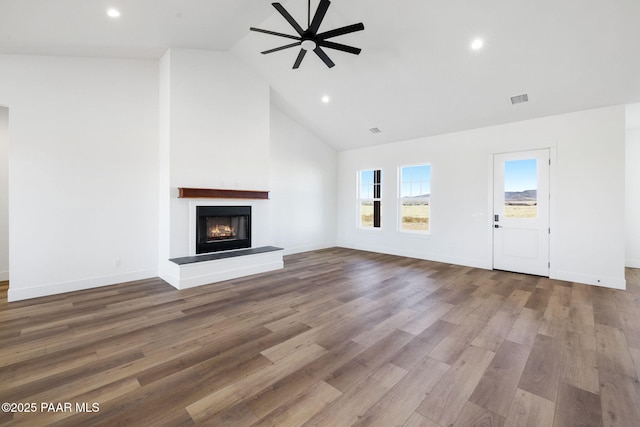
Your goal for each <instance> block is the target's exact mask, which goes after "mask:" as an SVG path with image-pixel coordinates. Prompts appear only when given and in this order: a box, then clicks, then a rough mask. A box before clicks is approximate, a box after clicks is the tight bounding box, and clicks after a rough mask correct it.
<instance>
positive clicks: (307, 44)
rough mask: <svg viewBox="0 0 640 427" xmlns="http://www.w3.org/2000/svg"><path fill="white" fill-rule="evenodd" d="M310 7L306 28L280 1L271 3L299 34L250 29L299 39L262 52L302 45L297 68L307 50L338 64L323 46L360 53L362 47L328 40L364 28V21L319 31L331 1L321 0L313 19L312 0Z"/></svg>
mask: <svg viewBox="0 0 640 427" xmlns="http://www.w3.org/2000/svg"><path fill="white" fill-rule="evenodd" d="M308 3H309V7H308V25H307V29H306V30H304V29H303V28H302V27H301V26H300V24H298V23H297V22H296V20H295V19H293V17H292V16H291V15H290V14H289V12H287V11H286V9H285V8H284V7H283V6H282V5H281V4H280V3H271V4H272V5H273V7H274V8H275V9H276V10H277V11H278V12H279V13H280V15H282V16H283V17H284V19H286V20H287V22H288V23H289V25H291V26H292V27H293V29H294V30H295V31H296V33H297V34H298V35H297V36H292V35H290V34H284V33H278V32H275V31H269V30H262V29H260V28H255V27H251V28H249V30H251V31H256V32H259V33H265V34H270V35H272V36H278V37H284V38H288V39H293V40H297V41H296V42H295V43H290V44H287V45H284V46H280V47H276V48H274V49H269V50H265V51H264V52H261V53H262V54H268V53H273V52H278V51H280V50H284V49H288V48H290V47H295V46H300V53H298V57H297V58H296V60H295V62H294V64H293V69H297V68H299V67H300V64H301V63H302V60H303V59H304V56H305V54H306V53H307V51H309V50H312V51H313V52H314V53H315V54H316V55H318V57H319V58H320V59H321V60H322V62H324V63H325V64H326V66H327V67H329V68H331V67H333V66H334V65H336V64H335V63H334V62H333V61H332V60H331V59H330V58H329V56H328V55H327V54H326V52H325V51H324V50H323V49H322V48H327V49H334V50H339V51H341V52H347V53H352V54H354V55H359V54H360V52H361V51H362V49H360V48H357V47H353V46H347V45H344V44H340V43H334V42H331V41H328V40H327V39H330V38H333V37H338V36H342V35H345V34H349V33H353V32H356V31H362V30H364V25H363V24H362V22H360V23H358V24H352V25H347V26H345V27H340V28H336V29H334V30H330V31H325V32H324V33H318V29H319V28H320V24H321V23H322V20H323V19H324V17H325V15H326V13H327V10H328V9H329V5H331V2H330V1H329V0H320V4H319V5H318V9H317V10H316V13H315V15H314V16H313V20H312V19H311V0H309V2H308Z"/></svg>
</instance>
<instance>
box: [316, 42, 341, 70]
mask: <svg viewBox="0 0 640 427" xmlns="http://www.w3.org/2000/svg"><path fill="white" fill-rule="evenodd" d="M313 51H314V52H315V53H316V55H318V57H320V59H322V61H323V62H324V63H325V64H327V67H329V68H331V67H333V66H334V65H336V64H334V63H333V61H332V60H331V59H330V58H329V57H328V56H327V54H326V53H325V52H324V50H322V48H321V47H320V46H318V47H316V48H315V49H313Z"/></svg>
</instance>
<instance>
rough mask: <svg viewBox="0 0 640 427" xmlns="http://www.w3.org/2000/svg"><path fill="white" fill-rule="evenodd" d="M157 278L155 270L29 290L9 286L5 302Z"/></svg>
mask: <svg viewBox="0 0 640 427" xmlns="http://www.w3.org/2000/svg"><path fill="white" fill-rule="evenodd" d="M154 277H157V271H156V270H141V271H133V272H129V273H123V274H117V275H112V276H102V277H92V278H90V279H83V280H75V281H72V282H60V283H51V284H47V285H41V286H34V287H30V288H15V287H13V286H12V285H11V284H9V291H8V293H7V300H8V301H9V302H12V301H21V300H25V299H31V298H39V297H46V296H49V295H56V294H62V293H65V292H73V291H81V290H84V289H91V288H98V287H100V286H108V285H115V284H118V283H124V282H132V281H134V280H143V279H151V278H154Z"/></svg>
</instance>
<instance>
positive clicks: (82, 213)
mask: <svg viewBox="0 0 640 427" xmlns="http://www.w3.org/2000/svg"><path fill="white" fill-rule="evenodd" d="M0 65H1V66H0V104H2V105H6V106H8V107H9V108H10V111H11V144H10V147H9V166H10V167H9V171H10V176H9V189H10V193H9V197H10V198H9V216H10V230H9V231H10V243H9V244H10V288H9V300H10V301H11V300H16V299H23V298H30V297H35V296H41V295H48V294H53V293H60V292H65V291H71V290H76V289H84V288H88V287H93V286H100V285H105V284H112V283H119V282H124V281H127V280H134V279H139V278H146V277H153V276H155V275H156V271H157V255H156V254H157V251H156V247H157V242H158V235H157V229H158V219H157V218H158V215H157V206H158V199H157V194H158V193H157V181H158V64H157V62H155V61H137V60H115V59H88V58H64V57H41V56H18V55H0ZM88 239H90V240H91V241H92V243H91V246H88V245H87V240H88ZM116 260H119V261H120V262H119V266H117V265H116V264H118V263H116V262H115V261H116Z"/></svg>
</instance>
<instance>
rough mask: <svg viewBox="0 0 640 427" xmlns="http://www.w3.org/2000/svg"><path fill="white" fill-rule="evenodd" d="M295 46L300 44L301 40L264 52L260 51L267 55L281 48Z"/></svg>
mask: <svg viewBox="0 0 640 427" xmlns="http://www.w3.org/2000/svg"><path fill="white" fill-rule="evenodd" d="M294 46H300V42H297V43H291V44H288V45H285V46H280V47H276V48H275V49H269V50H265V51H264V52H260V53H261V54H263V55H265V54H267V53H273V52H277V51H279V50H284V49H289V48H290V47H294Z"/></svg>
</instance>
